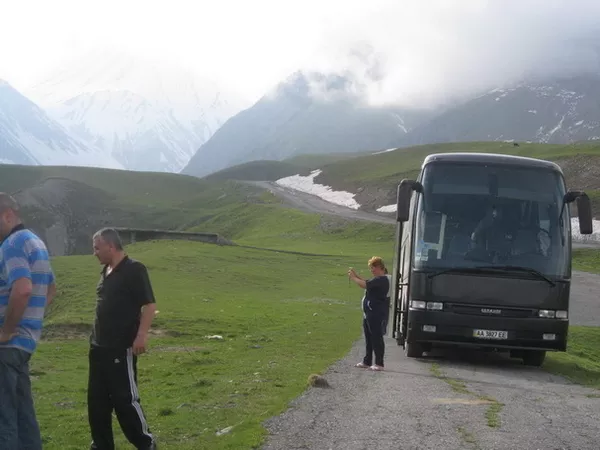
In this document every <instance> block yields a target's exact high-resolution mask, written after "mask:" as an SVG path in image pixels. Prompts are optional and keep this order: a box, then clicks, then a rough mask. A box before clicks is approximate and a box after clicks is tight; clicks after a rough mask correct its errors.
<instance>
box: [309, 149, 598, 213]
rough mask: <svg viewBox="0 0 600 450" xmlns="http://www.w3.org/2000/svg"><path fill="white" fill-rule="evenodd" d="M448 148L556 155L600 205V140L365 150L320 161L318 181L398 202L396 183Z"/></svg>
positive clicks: (570, 179)
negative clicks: (364, 153)
mask: <svg viewBox="0 0 600 450" xmlns="http://www.w3.org/2000/svg"><path fill="white" fill-rule="evenodd" d="M447 152H482V153H505V154H511V155H518V156H529V157H535V158H541V159H547V160H550V161H555V162H557V163H558V164H559V165H561V167H562V168H563V171H564V172H565V177H566V180H567V185H568V186H569V187H573V188H584V189H586V190H587V191H588V192H589V193H590V196H591V197H592V199H593V200H594V203H595V205H594V206H596V204H597V200H600V191H599V189H600V179H598V177H597V175H596V174H597V173H598V171H599V170H600V144H587V143H585V144H573V145H553V144H527V143H519V147H515V146H513V144H512V143H504V142H468V143H458V144H454V143H452V144H436V145H424V146H418V147H411V148H403V149H398V150H395V151H392V152H386V153H380V154H376V155H367V156H360V157H356V158H352V159H347V160H344V161H338V162H335V163H331V164H327V165H324V166H323V167H321V169H322V173H321V174H320V175H319V176H318V177H316V178H315V183H320V184H325V185H328V186H332V188H333V189H334V190H344V191H349V192H356V193H357V195H356V197H355V198H356V200H357V202H358V203H360V204H361V205H363V206H364V207H365V208H366V209H376V208H378V207H379V206H383V205H386V204H391V203H394V202H395V196H396V188H397V186H398V183H399V182H400V181H401V180H402V179H403V178H414V177H416V176H417V174H418V172H419V170H420V167H421V164H422V162H423V160H424V159H425V158H426V156H427V155H429V154H432V153H447Z"/></svg>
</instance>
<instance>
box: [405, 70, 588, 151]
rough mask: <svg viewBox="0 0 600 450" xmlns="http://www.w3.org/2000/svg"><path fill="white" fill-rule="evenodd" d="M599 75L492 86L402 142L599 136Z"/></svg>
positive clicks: (566, 140) (555, 139)
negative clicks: (500, 86) (493, 87)
mask: <svg viewBox="0 0 600 450" xmlns="http://www.w3.org/2000/svg"><path fill="white" fill-rule="evenodd" d="M599 98H600V77H597V76H578V77H573V78H563V79H555V80H551V81H546V80H544V81H531V82H527V83H521V84H518V85H516V86H512V87H507V88H498V89H494V90H492V91H491V92H488V93H486V94H484V95H482V96H480V97H478V98H475V99H473V100H470V101H468V102H466V103H464V104H462V105H460V106H457V107H455V108H452V109H449V110H447V111H445V112H443V113H441V114H440V115H438V116H437V117H435V118H433V119H432V120H431V121H429V122H427V123H424V124H422V125H420V126H418V127H416V128H415V129H414V130H413V131H412V132H411V133H410V135H409V136H407V139H406V141H405V143H404V145H418V144H432V143H441V142H464V141H483V140H485V141H496V140H516V141H531V142H540V143H552V144H568V143H572V142H577V141H586V140H597V139H600V101H598V99H599Z"/></svg>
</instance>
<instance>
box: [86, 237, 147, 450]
mask: <svg viewBox="0 0 600 450" xmlns="http://www.w3.org/2000/svg"><path fill="white" fill-rule="evenodd" d="M93 244H94V255H95V256H96V257H97V258H98V260H99V261H100V263H101V264H102V265H103V268H102V271H101V273H100V281H99V282H98V285H97V288H96V293H97V302H96V317H95V320H94V327H93V329H92V334H91V337H90V352H89V366H90V367H89V380H88V418H89V424H90V430H91V435H92V445H91V449H94V450H105V449H106V450H114V448H115V447H114V441H113V432H112V411H113V409H114V410H115V413H116V415H117V419H118V420H119V423H120V425H121V429H122V430H123V433H124V434H125V436H126V437H127V439H128V440H129V442H131V443H132V444H133V445H134V446H135V447H136V448H137V449H144V450H152V449H156V448H157V447H156V443H155V440H154V437H153V436H152V434H151V433H150V429H149V427H148V423H147V422H146V418H145V416H144V412H143V410H142V407H141V405H140V396H139V392H138V387H137V357H138V355H140V354H142V353H144V352H145V351H146V345H147V341H148V330H149V329H150V325H151V323H152V319H153V318H154V314H155V311H156V301H155V298H154V293H153V290H152V286H151V284H150V280H149V278H148V272H147V270H146V267H145V266H144V265H143V264H142V263H141V262H139V261H136V260H134V259H131V258H129V256H127V255H126V254H125V251H124V249H123V246H122V244H121V240H120V238H119V235H118V233H117V232H116V231H115V230H114V229H110V228H105V229H102V230H100V231H98V232H97V233H96V234H95V235H94V237H93Z"/></svg>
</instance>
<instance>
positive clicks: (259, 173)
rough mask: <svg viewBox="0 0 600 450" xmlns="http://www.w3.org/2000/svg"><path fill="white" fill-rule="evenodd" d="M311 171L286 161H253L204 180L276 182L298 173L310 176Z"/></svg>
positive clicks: (216, 173)
mask: <svg viewBox="0 0 600 450" xmlns="http://www.w3.org/2000/svg"><path fill="white" fill-rule="evenodd" d="M309 172H310V171H309V170H308V169H307V168H306V167H304V166H301V165H298V164H294V163H289V162H285V161H252V162H249V163H245V164H240V165H238V166H234V167H230V168H228V169H224V170H220V171H219V172H215V173H212V174H210V175H207V176H206V177H204V178H203V179H204V180H207V181H214V180H253V181H275V180H278V179H280V178H283V177H288V176H290V175H295V174H297V173H299V174H302V175H308V173H309Z"/></svg>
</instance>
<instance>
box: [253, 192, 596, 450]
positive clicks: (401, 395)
mask: <svg viewBox="0 0 600 450" xmlns="http://www.w3.org/2000/svg"><path fill="white" fill-rule="evenodd" d="M253 184H255V185H258V186H262V187H264V188H266V189H269V190H271V191H272V192H274V193H275V194H277V195H280V196H281V197H283V198H284V199H286V200H287V201H288V202H289V203H290V204H291V205H292V206H295V207H298V208H300V209H303V210H308V211H311V212H320V213H331V214H336V215H341V216H343V217H347V218H356V219H361V220H375V221H378V222H383V223H386V222H387V223H393V219H389V218H387V217H382V216H379V215H377V214H369V213H366V212H362V211H354V210H351V209H348V208H344V207H338V206H336V205H332V204H330V203H327V202H325V201H323V200H321V199H319V198H317V197H314V196H311V195H308V194H304V193H300V192H295V191H292V190H290V189H285V188H282V187H280V186H277V185H275V184H274V183H268V182H257V183H253ZM577 246H580V247H583V246H590V245H589V244H583V245H577ZM598 292H600V277H598V276H596V275H592V274H587V273H581V272H574V274H573V285H572V297H571V298H572V300H571V323H572V324H574V325H599V324H600V298H598V297H599V296H598ZM357 307H358V297H357ZM360 320H361V319H360V314H358V315H357V322H356V324H355V326H356V327H357V329H361V323H360ZM362 352H363V341H362V340H359V341H358V342H356V343H355V345H354V346H353V348H352V350H351V351H350V353H349V354H348V355H347V357H345V358H344V359H342V360H341V361H338V362H337V363H335V364H334V365H333V366H331V367H330V369H329V370H328V372H327V373H325V377H326V379H327V380H328V381H329V383H330V385H331V389H322V388H311V389H308V390H307V391H306V392H305V393H304V394H303V395H302V396H300V397H299V398H297V399H296V400H295V401H294V402H293V403H292V404H291V405H290V408H289V409H288V410H287V411H286V412H285V413H284V414H282V415H281V416H278V417H274V418H272V419H270V420H269V421H268V422H267V423H266V426H267V429H268V430H269V433H270V436H269V438H268V440H267V442H266V444H265V446H264V447H263V450H284V449H285V450H292V449H315V450H317V449H319V450H320V449H323V450H337V449H343V450H355V449H356V450H359V449H360V450H379V449H381V450H384V449H385V450H388V449H390V450H391V449H419V450H421V449H423V450H424V449H444V450H446V449H447V450H453V449H457V450H458V449H477V450H488V449H490V450H492V449H502V450H505V449H519V450H529V449H532V450H538V449H543V450H550V449H552V450H553V449H557V450H558V449H573V450H575V449H577V450H583V449H598V448H600V444H599V443H600V424H599V421H598V419H599V418H600V392H598V391H595V390H592V389H587V388H584V387H581V386H578V385H574V384H572V383H569V382H568V381H566V380H565V379H563V378H561V377H557V376H554V375H550V374H549V373H547V372H545V371H544V370H543V369H540V368H533V367H526V366H523V365H522V363H521V361H520V360H518V359H514V360H511V359H510V358H507V357H504V356H501V355H497V354H494V353H484V352H476V351H473V350H467V351H456V350H444V351H441V350H439V351H436V352H435V353H433V354H432V355H427V356H426V357H424V358H421V359H412V358H406V357H405V356H404V355H403V352H402V348H401V347H398V346H397V345H396V343H395V341H394V340H392V339H389V338H388V339H387V341H386V370H385V372H381V373H373V372H370V371H365V370H364V369H357V368H354V367H353V365H354V364H355V363H356V362H358V361H360V360H361V357H362Z"/></svg>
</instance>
